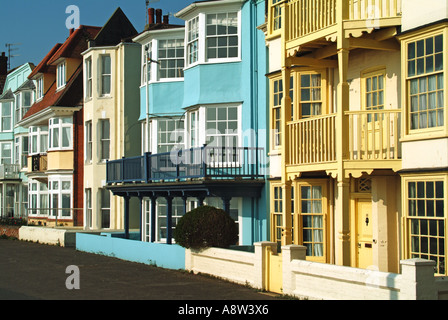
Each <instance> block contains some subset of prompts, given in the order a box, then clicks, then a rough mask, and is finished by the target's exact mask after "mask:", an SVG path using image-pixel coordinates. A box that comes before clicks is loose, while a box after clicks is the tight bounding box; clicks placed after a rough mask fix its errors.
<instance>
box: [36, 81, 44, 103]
mask: <svg viewBox="0 0 448 320" xmlns="http://www.w3.org/2000/svg"><path fill="white" fill-rule="evenodd" d="M43 97H44V77H43V76H42V77H40V78H39V79H37V80H36V101H39V100H42V98H43Z"/></svg>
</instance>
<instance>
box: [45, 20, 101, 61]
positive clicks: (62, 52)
mask: <svg viewBox="0 0 448 320" xmlns="http://www.w3.org/2000/svg"><path fill="white" fill-rule="evenodd" d="M100 30H101V27H92V26H83V25H81V26H80V27H79V28H78V29H76V30H74V31H73V32H72V33H71V34H70V36H69V37H68V38H67V40H66V41H65V42H64V43H63V44H62V45H61V47H60V48H59V49H58V50H57V51H56V52H55V53H54V54H53V55H52V57H51V58H50V59H49V60H48V62H47V64H50V65H51V64H53V63H54V62H56V61H57V60H58V59H60V58H73V57H80V56H81V53H82V52H83V51H84V50H85V49H86V42H87V40H91V39H94V38H95V37H96V35H97V34H98V32H100ZM83 42H84V43H83Z"/></svg>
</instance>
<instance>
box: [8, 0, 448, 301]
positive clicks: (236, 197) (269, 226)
mask: <svg viewBox="0 0 448 320" xmlns="http://www.w3.org/2000/svg"><path fill="white" fill-rule="evenodd" d="M147 14H148V24H147V25H146V27H145V29H144V30H143V31H141V32H139V31H137V30H136V29H135V28H134V26H133V25H132V23H131V22H130V21H129V20H128V18H127V17H126V15H125V14H124V13H123V11H122V10H121V9H119V8H118V9H117V10H116V11H115V12H114V13H113V15H112V16H111V18H110V19H109V20H108V21H107V22H106V23H105V24H104V26H84V25H82V26H80V27H79V28H78V29H76V30H71V31H70V34H69V36H68V38H67V39H66V40H65V41H64V42H63V43H58V44H55V45H54V47H53V48H51V49H50V48H49V49H50V51H49V52H48V54H47V55H46V56H45V58H44V59H43V60H42V61H41V62H40V63H39V64H37V65H36V66H35V65H33V64H31V63H29V64H25V65H23V66H20V67H18V68H15V69H13V70H10V71H9V72H8V73H5V72H4V70H3V71H2V68H0V72H2V74H3V75H5V77H6V80H5V83H4V89H3V91H2V92H1V91H0V92H1V93H2V94H1V95H0V107H1V121H0V162H1V163H0V164H1V166H0V184H1V188H0V194H1V208H0V210H1V211H0V212H1V216H6V217H7V216H24V217H27V219H28V226H27V227H23V228H21V231H20V232H21V233H22V234H23V238H26V237H31V236H30V235H31V234H39V235H44V234H45V233H47V234H48V233H49V232H53V231H54V232H56V231H60V232H63V233H64V234H65V237H66V238H65V239H66V241H67V235H69V234H72V235H73V237H74V242H75V245H76V247H77V248H78V249H79V250H83V251H89V252H101V253H103V254H110V255H113V256H116V257H121V258H123V259H129V260H134V261H139V262H145V263H147V262H150V263H156V264H157V265H159V266H163V267H167V268H174V269H188V270H192V271H194V272H203V273H209V274H213V275H215V276H218V277H222V278H225V279H229V280H231V281H235V282H240V283H246V284H247V283H249V284H250V285H252V286H254V287H258V288H261V289H266V290H269V291H273V292H279V293H286V294H291V295H295V296H307V297H312V298H317V299H352V298H353V299H371V298H377V299H425V298H428V299H443V298H448V282H447V281H446V279H445V277H446V276H447V275H448V271H447V267H448V265H447V259H446V257H447V247H448V237H447V235H446V232H447V222H448V220H447V219H448V203H447V199H448V112H446V111H445V106H447V105H448V97H447V95H446V94H444V92H445V91H446V90H447V85H448V76H447V72H445V69H446V68H445V66H448V55H447V52H448V0H427V1H425V2H422V1H418V0H266V1H265V0H209V1H196V2H192V3H191V4H189V5H188V6H186V7H185V8H184V9H182V10H181V11H180V12H178V13H177V14H176V17H177V18H179V19H181V20H183V21H185V23H184V24H180V25H177V24H172V23H170V19H169V18H170V17H169V15H164V14H163V12H162V11H161V10H160V9H152V8H150V9H149V10H148V13H147ZM4 63H5V57H4V55H3V56H2V57H0V64H4ZM203 204H208V205H212V206H216V207H220V208H222V209H224V210H225V211H226V212H228V213H229V214H230V215H231V217H232V218H233V219H234V220H235V222H236V223H237V225H238V229H239V242H238V243H237V244H235V246H234V247H232V248H230V249H216V248H210V249H207V250H203V251H194V250H185V249H184V248H181V247H180V246H178V245H176V244H175V243H174V240H173V237H172V234H173V230H174V229H175V227H176V223H177V221H178V220H179V219H180V218H181V217H182V216H183V215H184V214H185V213H186V212H188V211H190V210H192V209H194V208H196V207H198V206H201V205H203ZM41 242H42V239H41Z"/></svg>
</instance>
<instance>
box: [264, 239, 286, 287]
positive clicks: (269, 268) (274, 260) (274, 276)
mask: <svg viewBox="0 0 448 320" xmlns="http://www.w3.org/2000/svg"><path fill="white" fill-rule="evenodd" d="M266 250H267V252H266V269H265V270H266V277H267V279H266V290H267V291H270V292H275V293H282V287H283V285H282V283H283V268H282V255H281V254H277V253H275V252H273V251H272V249H271V247H269V246H268V247H266Z"/></svg>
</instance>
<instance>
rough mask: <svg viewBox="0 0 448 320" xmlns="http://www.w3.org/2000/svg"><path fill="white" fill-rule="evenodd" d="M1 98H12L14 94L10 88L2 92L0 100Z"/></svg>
mask: <svg viewBox="0 0 448 320" xmlns="http://www.w3.org/2000/svg"><path fill="white" fill-rule="evenodd" d="M1 100H14V94H13V93H12V91H11V89H8V90H6V92H3V94H1V95H0V101H1Z"/></svg>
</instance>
